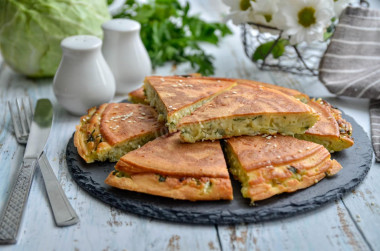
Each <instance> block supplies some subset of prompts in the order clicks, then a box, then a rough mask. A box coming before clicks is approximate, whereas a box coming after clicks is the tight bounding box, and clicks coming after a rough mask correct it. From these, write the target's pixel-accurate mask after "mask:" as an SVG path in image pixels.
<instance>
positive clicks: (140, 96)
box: [128, 73, 202, 105]
mask: <svg viewBox="0 0 380 251" xmlns="http://www.w3.org/2000/svg"><path fill="white" fill-rule="evenodd" d="M201 76H202V74H199V73H191V74H188V75H180V76H179V77H184V78H191V77H201ZM128 98H129V101H131V102H132V103H134V104H145V105H149V102H148V101H147V100H146V96H145V93H144V87H140V88H138V89H136V90H134V91H132V92H130V93H129V94H128Z"/></svg>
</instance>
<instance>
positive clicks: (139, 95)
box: [128, 87, 149, 105]
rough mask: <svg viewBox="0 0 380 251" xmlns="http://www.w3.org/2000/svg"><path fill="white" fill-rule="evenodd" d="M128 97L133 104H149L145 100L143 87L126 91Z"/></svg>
mask: <svg viewBox="0 0 380 251" xmlns="http://www.w3.org/2000/svg"><path fill="white" fill-rule="evenodd" d="M128 99H129V101H131V102H132V103H134V104H144V105H149V102H148V101H146V96H145V93H144V88H143V87H141V88H139V89H136V90H134V91H132V92H130V93H128Z"/></svg>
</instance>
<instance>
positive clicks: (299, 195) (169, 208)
mask: <svg viewBox="0 0 380 251" xmlns="http://www.w3.org/2000/svg"><path fill="white" fill-rule="evenodd" d="M344 117H345V119H346V120H348V121H349V122H350V123H351V124H352V127H353V137H354V139H355V145H354V146H353V147H351V148H349V149H347V150H344V151H342V152H338V153H334V154H332V158H334V159H336V160H337V161H338V162H339V163H340V164H341V165H342V166H343V169H342V170H341V171H340V172H339V173H338V174H337V175H335V176H334V177H331V178H325V179H323V180H322V181H320V182H319V183H317V184H315V185H314V186H312V187H309V188H307V189H305V190H300V191H297V192H295V193H290V194H287V193H284V194H281V195H277V196H274V197H272V198H269V199H266V200H263V201H258V202H256V203H255V205H254V206H250V205H249V204H250V201H249V200H248V199H244V198H243V197H242V195H241V194H240V183H239V182H238V181H236V180H234V179H233V178H232V179H231V180H232V185H233V190H234V200H233V201H211V202H190V201H181V200H173V199H169V198H164V197H159V196H152V195H147V194H142V193H137V192H130V191H124V190H119V189H116V188H112V187H110V186H108V185H106V184H105V183H104V180H105V178H106V177H107V176H108V174H109V173H110V172H111V171H112V170H114V165H115V163H100V162H97V163H92V164H87V163H85V162H84V161H83V160H82V159H81V157H80V156H79V155H78V153H77V151H76V148H75V146H74V143H73V138H71V139H70V141H69V143H68V145H67V150H66V160H67V165H68V169H69V172H70V173H71V176H72V177H73V179H74V180H75V181H76V182H77V183H78V185H79V186H80V187H81V188H83V189H84V190H85V191H87V192H88V193H89V194H91V195H92V196H94V197H95V198H97V199H99V200H101V201H103V202H105V203H107V204H109V205H112V206H114V207H116V208H119V209H121V210H124V211H127V212H130V213H134V214H138V215H142V216H146V217H152V218H156V219H161V220H167V221H174V222H181V223H194V224H236V223H242V222H245V223H253V222H261V221H266V220H274V219H279V218H284V217H290V216H293V215H298V214H300V213H302V212H306V211H310V210H312V209H315V208H318V207H320V206H322V205H324V204H326V203H328V202H330V201H332V200H335V199H338V198H340V197H341V196H342V195H343V194H345V193H347V192H349V191H351V190H352V189H353V188H354V187H356V186H357V185H358V184H359V183H360V182H361V181H362V180H363V179H364V177H365V176H366V174H367V172H368V170H369V168H370V165H371V162H372V147H371V143H370V140H369V138H368V136H367V134H366V133H365V132H364V131H363V128H362V127H361V126H360V125H358V124H357V123H356V122H355V121H354V120H353V119H352V118H351V117H348V116H344Z"/></svg>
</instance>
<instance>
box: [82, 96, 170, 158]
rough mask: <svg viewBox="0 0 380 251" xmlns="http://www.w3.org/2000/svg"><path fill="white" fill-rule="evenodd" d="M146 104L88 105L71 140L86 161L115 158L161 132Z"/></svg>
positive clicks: (150, 108) (163, 132)
mask: <svg viewBox="0 0 380 251" xmlns="http://www.w3.org/2000/svg"><path fill="white" fill-rule="evenodd" d="M165 132H166V128H165V126H164V124H163V123H161V122H158V121H157V112H156V111H155V110H154V109H153V108H152V107H150V106H147V105H138V104H127V103H116V104H112V103H111V104H103V105H101V106H99V108H96V107H93V108H91V109H89V111H88V114H87V115H85V116H83V117H81V119H80V125H78V126H77V127H76V132H75V134H74V144H75V146H76V147H77V150H78V153H79V155H80V156H81V157H82V158H83V159H84V160H85V161H86V162H87V163H91V162H94V161H106V160H110V161H118V160H119V159H120V157H121V156H123V155H124V154H126V153H127V152H129V151H132V150H134V149H136V148H138V147H140V146H142V145H144V144H145V143H147V142H148V141H150V140H153V139H155V138H156V137H159V136H161V135H162V134H165Z"/></svg>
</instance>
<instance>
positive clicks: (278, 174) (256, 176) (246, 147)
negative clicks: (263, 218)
mask: <svg viewBox="0 0 380 251" xmlns="http://www.w3.org/2000/svg"><path fill="white" fill-rule="evenodd" d="M223 144H224V151H225V155H226V157H227V162H228V165H229V170H230V172H231V173H232V174H233V175H234V177H235V178H236V179H238V180H239V181H240V182H241V184H242V189H241V192H242V195H243V197H245V198H249V199H251V201H252V202H254V201H258V200H263V199H267V198H269V197H272V196H274V195H276V194H280V193H284V192H294V191H296V190H299V189H303V188H306V187H309V186H312V185H313V184H315V183H318V182H319V181H320V180H321V179H323V178H324V177H326V176H331V175H334V174H336V173H337V172H338V171H339V170H340V169H341V168H342V166H341V165H340V164H339V163H338V162H337V161H336V160H331V159H330V153H329V152H328V151H327V149H326V148H325V147H323V146H322V145H319V144H316V143H313V142H309V141H304V140H299V139H296V138H293V137H291V136H282V135H270V136H266V137H262V136H243V137H236V138H231V139H227V140H225V141H224V142H223Z"/></svg>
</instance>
